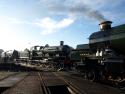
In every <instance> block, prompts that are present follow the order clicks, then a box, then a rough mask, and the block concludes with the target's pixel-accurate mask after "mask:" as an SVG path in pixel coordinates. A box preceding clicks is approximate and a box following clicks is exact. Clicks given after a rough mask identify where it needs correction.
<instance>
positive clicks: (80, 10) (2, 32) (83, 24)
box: [0, 0, 125, 50]
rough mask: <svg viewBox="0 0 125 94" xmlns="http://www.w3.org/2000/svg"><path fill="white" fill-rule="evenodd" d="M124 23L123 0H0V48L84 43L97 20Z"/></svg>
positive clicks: (124, 5) (94, 28) (94, 27)
mask: <svg viewBox="0 0 125 94" xmlns="http://www.w3.org/2000/svg"><path fill="white" fill-rule="evenodd" d="M105 20H110V21H113V24H112V26H117V25H120V24H124V23H125V0H94V1H93V0H0V49H4V50H13V49H16V50H24V49H25V48H30V47H31V46H34V45H41V46H45V45H46V44H49V45H50V46H56V45H59V43H60V41H64V44H67V45H69V46H72V47H73V48H76V46H77V45H78V44H86V43H88V42H89V40H88V38H89V36H90V35H91V34H92V33H93V32H97V31H99V25H98V24H99V23H100V22H102V21H105Z"/></svg>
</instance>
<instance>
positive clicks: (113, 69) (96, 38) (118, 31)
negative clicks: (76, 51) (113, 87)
mask: <svg viewBox="0 0 125 94" xmlns="http://www.w3.org/2000/svg"><path fill="white" fill-rule="evenodd" d="M111 23H112V22H111V21H105V22H102V23H100V24H99V25H100V31H98V32H94V33H92V34H91V35H90V37H89V46H90V50H91V52H92V53H91V54H89V55H85V56H84V57H82V59H83V62H84V63H85V66H84V69H85V70H84V74H85V77H86V78H87V79H90V80H92V81H95V80H110V81H112V82H115V83H118V82H123V81H124V80H125V44H124V43H125V24H123V25H119V26H115V27H111Z"/></svg>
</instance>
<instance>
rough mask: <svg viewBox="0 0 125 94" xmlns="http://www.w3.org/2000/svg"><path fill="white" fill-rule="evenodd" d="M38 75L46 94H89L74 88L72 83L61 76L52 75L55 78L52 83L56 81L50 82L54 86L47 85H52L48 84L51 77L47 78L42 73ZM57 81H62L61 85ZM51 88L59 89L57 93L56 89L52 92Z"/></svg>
mask: <svg viewBox="0 0 125 94" xmlns="http://www.w3.org/2000/svg"><path fill="white" fill-rule="evenodd" d="M38 75H39V78H40V81H41V85H42V89H43V91H44V94H58V93H59V94H87V93H86V92H85V91H83V90H80V89H79V88H78V87H76V86H74V85H73V84H72V83H71V82H69V81H67V80H66V79H64V78H62V77H61V76H59V75H56V73H51V75H53V76H54V77H55V78H53V79H51V81H52V80H55V81H52V82H50V83H51V84H52V86H49V85H47V84H50V83H49V82H47V78H48V77H50V75H48V77H47V76H46V77H45V75H44V73H42V72H41V73H40V72H38ZM57 79H58V80H60V85H59V83H57ZM45 80H46V81H45ZM48 80H49V79H48ZM61 81H62V82H61ZM61 86H62V87H63V88H62V87H61ZM51 88H57V89H56V91H55V89H53V90H52V89H51ZM59 88H61V89H59ZM58 89H59V90H60V91H59V90H58Z"/></svg>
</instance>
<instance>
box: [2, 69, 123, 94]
mask: <svg viewBox="0 0 125 94" xmlns="http://www.w3.org/2000/svg"><path fill="white" fill-rule="evenodd" d="M0 75H4V76H1V77H2V78H1V80H0V93H1V94H125V91H123V90H120V89H119V88H115V87H111V86H109V85H106V84H101V83H96V82H91V81H88V80H84V79H83V78H82V76H81V75H80V74H78V73H77V72H74V71H68V72H67V71H58V72H50V71H48V72H47V71H45V72H43V71H41V72H33V71H32V72H0ZM10 84H11V85H10ZM2 86H3V87H4V88H3V87H2Z"/></svg>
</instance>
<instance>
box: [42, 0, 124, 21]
mask: <svg viewBox="0 0 125 94" xmlns="http://www.w3.org/2000/svg"><path fill="white" fill-rule="evenodd" d="M40 2H41V4H42V6H43V5H44V7H46V9H48V11H49V13H53V14H54V15H55V14H57V15H70V16H72V17H75V18H79V17H85V18H86V17H88V18H89V19H95V20H97V21H104V20H107V19H106V16H104V13H105V11H104V10H105V8H111V9H117V7H118V6H120V5H121V4H123V3H124V2H125V1H124V0H115V1H114V0H95V1H94V2H92V0H75V1H74V0H40ZM106 11H109V12H111V11H110V10H106Z"/></svg>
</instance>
